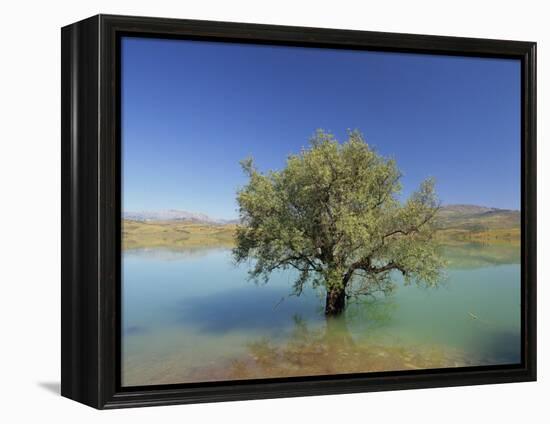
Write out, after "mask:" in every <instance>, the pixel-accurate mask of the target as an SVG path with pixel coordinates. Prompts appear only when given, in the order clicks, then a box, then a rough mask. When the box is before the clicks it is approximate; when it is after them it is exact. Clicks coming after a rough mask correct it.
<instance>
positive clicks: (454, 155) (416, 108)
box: [122, 38, 520, 218]
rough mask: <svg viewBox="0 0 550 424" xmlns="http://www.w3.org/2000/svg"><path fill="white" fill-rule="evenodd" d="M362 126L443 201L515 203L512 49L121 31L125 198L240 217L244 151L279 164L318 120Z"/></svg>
mask: <svg viewBox="0 0 550 424" xmlns="http://www.w3.org/2000/svg"><path fill="white" fill-rule="evenodd" d="M318 128H323V129H325V130H329V131H331V132H333V133H334V134H335V135H336V136H337V138H338V139H340V140H343V139H344V138H345V136H346V131H347V129H359V130H360V131H361V132H362V133H363V134H364V135H365V138H366V139H367V142H368V143H369V144H370V145H371V146H373V147H374V148H375V149H376V150H377V151H378V152H379V153H380V154H382V155H384V156H391V157H393V158H395V160H396V161H397V164H398V167H399V168H400V170H401V171H402V173H403V178H402V185H403V195H404V196H407V195H409V194H410V193H411V192H412V191H414V190H415V189H416V188H417V187H418V185H419V184H420V182H421V181H422V180H423V179H425V178H427V177H435V179H436V183H437V186H436V187H437V192H438V194H439V197H440V198H441V200H442V202H443V203H444V204H453V203H468V204H478V205H484V206H493V207H500V208H507V209H519V204H520V63H519V61H515V60H504V59H488V58H465V57H447V56H433V55H418V54H401V53H381V52H365V51H347V50H328V49H311V48H299V47H283V46H260V45H250V44H232V43H215V42H204V41H183V40H161V39H148V38H124V39H123V41H122V143H123V144H122V146H123V147H122V148H123V209H124V210H125V211H143V210H159V209H184V210H188V211H193V212H203V213H207V214H209V215H211V216H213V217H216V218H235V217H237V215H238V213H237V210H236V208H237V206H236V203H235V192H236V190H237V188H238V187H240V186H242V185H244V184H245V183H246V179H245V176H244V174H243V173H242V170H241V168H240V165H239V161H240V160H241V159H243V158H245V157H247V156H253V157H254V159H255V161H256V164H257V166H258V168H259V169H260V170H262V171H265V170H269V169H280V168H282V167H283V166H284V164H285V160H286V157H287V156H288V154H290V153H297V152H298V151H299V150H300V149H301V148H302V147H303V146H307V144H308V140H309V138H310V137H311V135H312V134H313V133H314V132H315V130H316V129H318Z"/></svg>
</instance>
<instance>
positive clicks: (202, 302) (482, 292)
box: [122, 245, 521, 386]
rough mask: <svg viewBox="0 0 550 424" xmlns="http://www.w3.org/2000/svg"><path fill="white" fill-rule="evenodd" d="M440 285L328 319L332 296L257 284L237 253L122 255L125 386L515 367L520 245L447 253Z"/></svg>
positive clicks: (287, 278) (401, 292) (280, 281)
mask: <svg viewBox="0 0 550 424" xmlns="http://www.w3.org/2000/svg"><path fill="white" fill-rule="evenodd" d="M446 257H447V258H448V260H449V267H448V269H447V271H446V274H447V278H446V280H445V282H444V283H443V284H442V285H441V286H440V287H438V288H437V289H422V288H418V287H416V286H414V285H411V286H404V285H403V283H402V280H401V279H400V278H399V276H398V275H397V274H396V275H395V281H396V282H397V283H398V285H399V287H398V289H397V290H396V291H395V293H394V294H393V295H392V296H390V297H387V298H384V297H381V298H377V299H369V300H365V301H362V302H357V303H352V304H350V305H349V306H348V308H347V310H346V312H345V314H343V315H342V316H341V317H339V318H338V319H331V320H329V321H328V322H327V320H326V319H325V317H324V315H323V306H324V295H323V293H321V292H317V291H315V290H313V289H310V290H306V291H305V292H304V293H303V294H302V295H301V296H300V297H295V296H288V294H289V293H290V287H291V283H292V281H293V274H292V273H291V272H281V273H278V274H273V275H272V278H271V279H270V281H269V282H268V283H267V284H265V285H256V284H254V283H253V282H251V281H248V280H247V268H246V266H239V267H236V266H234V265H233V263H232V260H231V252H230V250H228V249H225V248H219V249H192V250H191V249H189V250H168V249H138V250H129V251H125V252H123V261H122V263H123V285H122V298H123V302H122V303H123V304H122V384H123V386H136V385H149V384H174V383H188V382H200V381H218V380H235V379H250V378H272V377H287V376H302V375H329V374H335V373H347V372H370V371H391V370H408V369H426V368H441V367H460V366H472V365H498V364H514V363H518V362H520V360H521V356H520V312H521V304H520V302H521V301H520V299H521V297H520V265H519V258H520V253H519V248H517V247H512V246H503V247H495V246H491V247H484V246H480V245H465V246H458V247H452V248H451V247H449V248H446Z"/></svg>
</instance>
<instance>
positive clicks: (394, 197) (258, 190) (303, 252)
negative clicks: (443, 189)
mask: <svg viewBox="0 0 550 424" xmlns="http://www.w3.org/2000/svg"><path fill="white" fill-rule="evenodd" d="M242 166H243V169H244V171H245V172H246V174H247V175H248V178H249V180H248V183H247V184H246V185H245V186H244V187H242V188H241V189H240V190H239V191H238V193H237V202H238V205H239V211H240V222H241V223H240V225H239V226H238V227H237V232H236V247H235V248H234V250H233V255H234V258H235V260H236V262H237V263H240V262H244V261H247V260H249V259H251V260H252V261H251V262H252V264H253V265H252V268H251V270H250V275H251V277H252V278H254V279H256V280H258V279H263V280H264V281H266V282H267V281H268V279H269V275H270V274H271V273H272V272H273V271H275V270H279V269H294V270H296V271H297V278H296V280H295V282H294V284H293V290H292V292H293V293H294V294H296V295H300V294H301V293H302V290H303V289H304V286H305V285H306V284H308V283H310V284H312V285H313V286H314V287H319V286H322V287H324V288H325V289H326V293H327V298H326V305H325V313H326V314H327V315H336V314H339V313H340V312H342V310H343V309H344V307H345V304H346V300H347V299H349V298H350V297H356V296H360V295H374V294H375V293H377V292H381V293H384V294H388V293H390V292H392V291H393V289H394V287H395V284H394V283H393V282H392V272H399V273H401V274H402V275H403V277H404V280H405V283H406V284H410V283H412V282H415V283H417V284H422V285H426V286H434V285H436V284H437V283H438V282H439V281H440V278H441V269H442V266H443V260H442V258H441V256H440V254H439V249H438V245H437V243H436V242H435V240H434V233H435V225H434V221H435V218H436V215H437V212H438V209H439V202H438V200H437V196H436V194H435V190H434V181H433V180H432V179H426V180H425V181H424V182H423V183H422V184H421V185H420V187H419V189H418V190H417V191H416V192H415V193H414V194H412V195H411V196H410V197H409V198H408V199H407V200H406V201H404V202H402V201H400V200H399V198H398V196H399V194H400V192H401V184H400V178H401V173H400V172H399V170H398V168H397V166H396V163H395V161H394V160H393V159H388V158H384V157H382V156H381V155H379V154H377V153H376V152H375V151H374V150H373V149H372V148H371V147H370V146H369V145H368V144H367V143H366V141H365V140H364V138H363V136H362V135H361V134H360V133H359V132H357V131H352V132H349V134H348V139H347V141H345V142H344V143H339V142H338V141H337V140H336V139H335V137H334V136H333V135H332V134H330V133H326V132H324V131H322V130H319V131H317V133H316V134H315V136H314V137H313V138H312V139H311V140H310V145H309V147H308V148H304V149H302V151H301V152H300V153H298V154H294V155H290V156H289V157H288V159H287V162H286V167H285V168H284V169H282V170H280V171H269V172H267V173H261V172H260V171H258V169H257V168H256V167H255V165H254V162H253V159H251V158H249V159H246V160H244V161H243V162H242Z"/></svg>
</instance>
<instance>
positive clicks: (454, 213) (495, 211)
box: [124, 204, 520, 231]
mask: <svg viewBox="0 0 550 424" xmlns="http://www.w3.org/2000/svg"><path fill="white" fill-rule="evenodd" d="M124 219H126V220H129V221H142V222H147V221H181V222H190V223H202V224H211V225H227V224H238V223H239V220H238V219H218V218H212V217H211V216H209V215H207V214H204V213H198V212H189V211H185V210H181V209H166V210H157V211H140V212H124ZM519 224H520V212H519V211H517V210H510V209H499V208H491V207H487V206H478V205H467V204H457V205H445V206H442V207H441V209H440V211H439V214H438V226H439V227H440V228H445V229H451V228H453V229H464V230H470V231H476V230H486V229H503V228H516V227H519Z"/></svg>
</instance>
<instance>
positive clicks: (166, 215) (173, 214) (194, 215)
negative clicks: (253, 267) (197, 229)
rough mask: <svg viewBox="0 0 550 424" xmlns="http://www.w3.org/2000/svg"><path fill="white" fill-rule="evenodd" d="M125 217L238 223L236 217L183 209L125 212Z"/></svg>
mask: <svg viewBox="0 0 550 424" xmlns="http://www.w3.org/2000/svg"><path fill="white" fill-rule="evenodd" d="M123 217H124V219H127V220H129V221H185V222H196V223H205V224H214V225H225V224H234V223H237V222H238V220H236V219H233V220H232V219H217V218H212V217H211V216H209V215H207V214H204V213H200V212H189V211H184V210H181V209H166V210H158V211H140V212H124V214H123Z"/></svg>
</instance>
